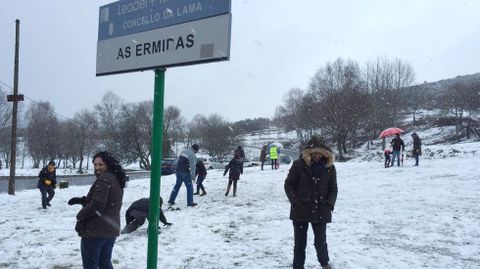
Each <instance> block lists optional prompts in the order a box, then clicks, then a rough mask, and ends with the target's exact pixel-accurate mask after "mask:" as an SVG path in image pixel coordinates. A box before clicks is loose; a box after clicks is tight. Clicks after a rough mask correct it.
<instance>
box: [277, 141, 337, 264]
mask: <svg viewBox="0 0 480 269" xmlns="http://www.w3.org/2000/svg"><path fill="white" fill-rule="evenodd" d="M334 161H335V155H334V154H333V153H332V151H331V150H330V149H329V148H328V147H327V146H326V145H325V143H324V141H323V140H322V139H320V138H319V137H316V136H314V137H312V139H311V140H310V141H309V142H308V143H307V145H306V147H305V148H304V150H303V151H302V153H301V155H300V157H299V158H298V159H297V160H295V161H294V162H293V164H292V166H291V167H290V170H289V172H288V176H287V179H286V180H285V184H284V188H285V193H286V195H287V197H288V200H289V201H290V204H291V206H290V219H291V220H292V222H293V230H294V240H295V243H294V250H293V268H294V269H299V268H304V267H303V266H304V263H305V247H306V245H307V230H308V226H309V224H310V225H311V226H312V229H313V234H314V236H315V240H314V246H315V249H316V252H317V259H318V261H319V262H320V264H321V266H322V268H331V267H330V265H329V263H328V262H329V257H328V249H327V239H326V228H327V223H330V222H331V221H332V211H333V209H334V207H335V201H336V199H337V192H338V190H337V175H336V170H335V166H334V165H333V162H334Z"/></svg>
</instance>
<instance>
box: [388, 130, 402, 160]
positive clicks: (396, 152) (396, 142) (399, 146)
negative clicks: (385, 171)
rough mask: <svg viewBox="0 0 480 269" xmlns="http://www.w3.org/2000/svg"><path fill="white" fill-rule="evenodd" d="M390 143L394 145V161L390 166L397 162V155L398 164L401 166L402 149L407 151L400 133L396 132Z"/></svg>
mask: <svg viewBox="0 0 480 269" xmlns="http://www.w3.org/2000/svg"><path fill="white" fill-rule="evenodd" d="M390 144H391V145H392V162H391V165H390V166H393V165H394V164H395V156H396V157H397V166H400V150H401V151H405V143H403V140H402V139H401V138H400V134H396V135H395V138H394V139H392V141H391V142H390Z"/></svg>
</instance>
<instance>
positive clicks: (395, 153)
mask: <svg viewBox="0 0 480 269" xmlns="http://www.w3.org/2000/svg"><path fill="white" fill-rule="evenodd" d="M395 156H397V166H400V150H394V151H392V164H391V165H390V166H393V165H394V164H395Z"/></svg>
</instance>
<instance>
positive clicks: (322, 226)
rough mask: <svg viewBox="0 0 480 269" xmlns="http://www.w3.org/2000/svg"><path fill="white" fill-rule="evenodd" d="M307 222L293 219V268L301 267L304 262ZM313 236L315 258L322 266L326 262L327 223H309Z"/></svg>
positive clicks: (298, 268) (299, 268)
mask: <svg viewBox="0 0 480 269" xmlns="http://www.w3.org/2000/svg"><path fill="white" fill-rule="evenodd" d="M308 224H309V223H308V222H300V221H293V231H294V238H295V245H294V247H293V269H303V268H304V267H303V266H304V264H305V248H306V247H307V231H308ZM310 224H311V225H312V229H313V235H314V237H315V239H314V243H313V245H314V246H315V250H316V251H317V260H318V261H319V262H320V264H321V265H322V266H326V265H327V264H328V261H329V258H328V249H327V235H326V232H327V224H326V223H310Z"/></svg>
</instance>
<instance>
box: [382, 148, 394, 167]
mask: <svg viewBox="0 0 480 269" xmlns="http://www.w3.org/2000/svg"><path fill="white" fill-rule="evenodd" d="M383 155H385V168H387V167H390V161H391V158H390V155H392V150H391V149H385V151H384V152H383ZM392 165H393V164H392Z"/></svg>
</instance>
